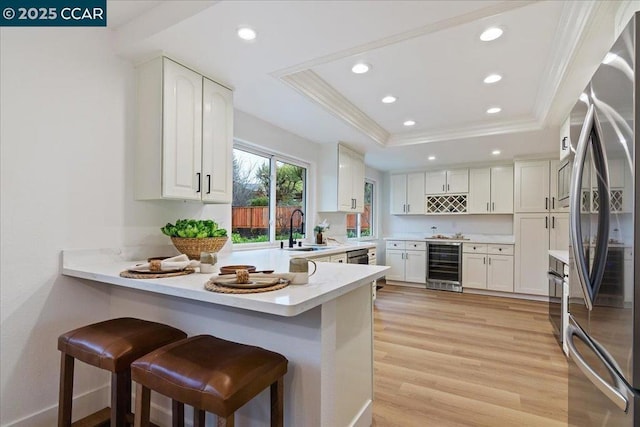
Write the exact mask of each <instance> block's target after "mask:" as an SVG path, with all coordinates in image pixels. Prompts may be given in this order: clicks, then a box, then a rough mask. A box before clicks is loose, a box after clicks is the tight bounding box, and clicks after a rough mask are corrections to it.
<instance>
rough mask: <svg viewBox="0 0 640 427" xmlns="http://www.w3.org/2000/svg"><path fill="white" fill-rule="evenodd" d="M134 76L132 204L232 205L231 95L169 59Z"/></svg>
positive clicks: (140, 69) (148, 65) (158, 60)
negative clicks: (194, 202)
mask: <svg viewBox="0 0 640 427" xmlns="http://www.w3.org/2000/svg"><path fill="white" fill-rule="evenodd" d="M137 74H138V82H137V91H138V106H137V108H138V111H137V113H138V117H137V119H138V133H137V139H136V149H135V162H136V167H135V196H136V199H139V200H155V199H181V200H201V201H204V202H209V203H229V202H231V187H232V185H231V180H232V176H231V150H232V138H233V100H232V93H231V91H230V90H229V89H227V88H224V87H222V86H220V85H218V84H216V83H214V82H212V81H210V80H208V79H205V78H204V77H203V76H202V75H200V74H198V73H196V72H194V71H192V70H190V69H188V68H187V67H184V66H182V65H180V64H178V63H176V62H174V61H172V60H170V59H168V58H156V59H154V60H151V61H149V62H146V63H144V64H142V65H140V66H139V67H138V69H137ZM203 107H204V108H203Z"/></svg>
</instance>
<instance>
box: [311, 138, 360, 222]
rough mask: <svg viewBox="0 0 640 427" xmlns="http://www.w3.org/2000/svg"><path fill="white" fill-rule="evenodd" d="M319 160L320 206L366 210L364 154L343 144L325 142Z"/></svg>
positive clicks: (345, 209) (330, 210) (354, 211)
mask: <svg viewBox="0 0 640 427" xmlns="http://www.w3.org/2000/svg"><path fill="white" fill-rule="evenodd" d="M322 145H324V147H322V149H321V151H322V152H321V154H320V159H319V161H318V194H319V204H318V210H319V211H322V212H350V213H356V212H363V211H364V169H365V166H364V158H363V157H362V155H361V154H359V153H356V152H355V151H353V150H351V149H349V148H347V147H345V146H343V145H342V144H337V145H330V144H322Z"/></svg>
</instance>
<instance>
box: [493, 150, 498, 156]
mask: <svg viewBox="0 0 640 427" xmlns="http://www.w3.org/2000/svg"><path fill="white" fill-rule="evenodd" d="M491 154H493V155H494V156H497V155H498V154H500V150H493V151H492V152H491Z"/></svg>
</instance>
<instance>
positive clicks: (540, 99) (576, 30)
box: [534, 1, 619, 125]
mask: <svg viewBox="0 0 640 427" xmlns="http://www.w3.org/2000/svg"><path fill="white" fill-rule="evenodd" d="M618 6H619V4H618V3H617V2H597V1H586V2H577V1H576V2H566V3H565V5H564V7H563V10H562V14H561V16H560V19H559V21H558V22H559V27H558V28H557V30H556V34H555V37H554V45H555V49H554V51H553V53H552V55H551V58H550V60H549V61H548V62H547V64H548V65H547V67H546V71H545V73H544V76H545V77H546V78H545V79H544V80H543V81H542V82H541V84H540V85H539V86H538V93H537V96H536V102H535V105H534V114H535V116H536V118H537V119H538V121H540V122H541V123H542V125H547V124H548V122H549V120H550V117H549V113H550V111H551V107H552V105H553V102H554V100H555V98H556V96H557V95H558V92H559V90H560V87H561V84H562V82H563V81H564V80H565V79H566V78H568V75H569V74H570V72H571V68H570V67H571V64H572V63H573V61H574V59H575V56H576V54H577V52H578V51H579V50H580V46H581V45H582V43H583V42H584V41H585V39H586V38H587V36H588V34H589V32H590V31H592V30H593V29H594V27H599V25H597V22H596V21H597V19H599V17H600V18H602V17H606V16H610V15H611V14H612V13H614V11H615V9H616V8H617V7H618ZM566 23H575V25H566Z"/></svg>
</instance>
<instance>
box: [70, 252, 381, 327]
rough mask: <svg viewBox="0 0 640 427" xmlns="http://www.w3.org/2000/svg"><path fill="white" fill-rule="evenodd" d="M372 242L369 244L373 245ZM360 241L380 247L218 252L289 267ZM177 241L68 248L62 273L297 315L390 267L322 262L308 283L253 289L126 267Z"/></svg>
mask: <svg viewBox="0 0 640 427" xmlns="http://www.w3.org/2000/svg"><path fill="white" fill-rule="evenodd" d="M367 245H368V246H367ZM355 247H375V244H373V243H366V244H359V245H344V246H336V247H335V248H334V247H332V248H330V249H326V250H321V251H312V252H293V251H283V250H281V249H259V250H251V251H236V252H232V253H228V254H218V264H217V266H218V267H219V266H223V265H235V264H248V265H255V266H256V269H257V270H266V269H273V270H275V271H276V272H288V269H289V259H290V258H291V257H292V256H296V257H299V256H304V257H309V256H318V255H320V254H323V253H325V254H331V253H334V254H335V253H341V252H344V251H346V250H349V249H354V248H355ZM174 253H175V249H174V248H173V247H169V246H164V247H135V248H133V247H131V248H118V249H90V250H65V251H63V256H62V262H63V268H62V274H64V275H67V276H73V277H79V278H83V279H89V280H94V281H98V282H104V283H109V284H112V285H117V286H123V287H127V288H132V289H138V290H142V291H148V292H155V293H159V294H164V295H172V296H176V297H181V298H188V299H193V300H198V301H203V302H209V303H212V304H219V305H224V306H230V307H237V308H240V309H245V310H252V311H258V312H262V313H270V314H275V315H279V316H296V315H298V314H300V313H302V312H305V311H307V310H309V309H311V308H313V307H316V306H318V305H321V304H323V303H325V302H327V301H330V300H332V299H335V298H337V297H339V296H341V295H344V294H346V293H348V292H350V291H351V290H353V289H356V288H358V287H360V286H363V285H365V284H369V283H371V282H372V281H374V280H376V279H378V278H380V277H382V276H384V274H385V272H386V270H388V269H389V267H386V266H370V265H361V264H338V263H328V262H321V263H318V264H317V265H318V270H317V272H316V274H314V275H313V276H311V277H310V278H309V283H308V284H307V285H290V286H287V287H286V288H284V289H280V290H277V291H271V292H263V293H253V294H221V293H215V292H210V291H207V290H205V289H204V284H205V282H206V281H207V280H208V278H209V277H210V276H211V275H210V274H200V273H194V274H190V275H186V276H178V277H168V278H163V279H127V278H123V277H120V272H121V271H124V270H126V269H127V268H129V267H131V266H132V265H134V264H136V263H139V262H143V261H144V260H145V259H146V258H147V257H150V256H160V255H170V254H174Z"/></svg>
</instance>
